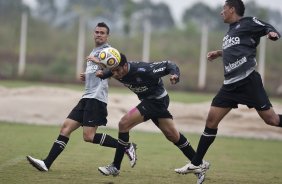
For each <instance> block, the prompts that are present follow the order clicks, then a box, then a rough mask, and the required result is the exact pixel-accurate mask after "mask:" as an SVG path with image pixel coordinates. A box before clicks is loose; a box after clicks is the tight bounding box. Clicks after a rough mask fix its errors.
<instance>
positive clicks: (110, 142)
mask: <svg viewBox="0 0 282 184" xmlns="http://www.w3.org/2000/svg"><path fill="white" fill-rule="evenodd" d="M92 142H93V143H94V144H100V145H101V146H106V147H110V148H117V145H118V141H117V140H116V139H115V138H113V137H111V136H110V135H107V134H104V133H102V134H101V133H96V134H95V136H94V139H93V141H92Z"/></svg>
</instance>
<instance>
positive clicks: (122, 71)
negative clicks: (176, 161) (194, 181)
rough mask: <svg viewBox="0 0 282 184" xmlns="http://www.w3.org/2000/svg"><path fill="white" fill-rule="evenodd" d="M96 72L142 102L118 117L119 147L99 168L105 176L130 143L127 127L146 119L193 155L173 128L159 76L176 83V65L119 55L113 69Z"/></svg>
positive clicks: (117, 166)
mask: <svg viewBox="0 0 282 184" xmlns="http://www.w3.org/2000/svg"><path fill="white" fill-rule="evenodd" d="M97 75H98V76H100V77H101V78H102V79H104V78H108V77H111V76H112V77H113V78H115V79H117V80H118V81H119V82H121V83H123V84H124V85H125V86H126V87H128V88H129V89H130V90H131V91H132V92H134V93H135V94H136V95H137V96H138V98H139V100H140V101H141V102H140V103H139V104H138V105H137V106H136V107H134V108H132V109H131V110H130V111H129V112H127V113H126V114H125V115H124V116H123V117H122V118H121V119H120V122H119V134H118V146H117V149H116V153H115V157H114V161H113V163H111V164H110V165H107V166H105V167H99V168H98V170H99V171H100V172H101V173H102V174H104V175H107V176H108V175H113V176H117V175H119V172H120V168H121V162H122V159H123V156H124V150H125V149H126V148H127V147H128V145H129V144H130V143H129V131H130V129H132V128H133V127H134V126H136V125H138V124H140V123H142V122H145V121H147V120H149V119H151V120H152V121H153V122H154V124H155V125H156V126H157V127H158V128H159V129H160V130H161V131H162V133H163V134H164V135H165V137H166V138H167V139H168V140H169V141H171V142H172V143H173V144H174V145H175V146H177V147H178V148H179V149H180V150H181V151H182V152H183V154H184V155H185V156H186V157H187V158H188V159H189V160H191V159H192V158H193V156H194V154H195V151H194V149H193V148H192V147H191V145H190V143H189V141H188V140H187V139H186V137H185V136H184V135H182V134H181V133H179V131H178V130H177V129H176V127H175V125H174V122H173V117H172V115H171V114H170V112H169V111H168V106H169V96H168V93H167V91H166V89H165V88H164V85H163V82H162V79H161V78H162V77H163V76H166V75H170V82H171V84H176V83H177V82H178V81H179V76H180V72H179V68H178V67H177V65H175V64H174V63H172V62H170V61H162V62H154V63H145V62H127V59H126V57H125V55H123V54H121V61H120V63H119V65H118V66H117V67H115V68H112V69H111V70H110V71H105V72H102V71H100V73H98V72H97ZM201 162H202V161H201ZM203 165H205V167H206V169H208V167H209V163H208V162H206V161H203ZM197 176H198V180H199V183H202V181H203V180H204V177H205V176H204V175H202V173H201V174H200V175H197Z"/></svg>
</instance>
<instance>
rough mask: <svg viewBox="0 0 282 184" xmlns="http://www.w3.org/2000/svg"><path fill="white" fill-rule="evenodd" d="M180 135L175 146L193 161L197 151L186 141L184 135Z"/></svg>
mask: <svg viewBox="0 0 282 184" xmlns="http://www.w3.org/2000/svg"><path fill="white" fill-rule="evenodd" d="M179 134H180V138H179V141H178V142H177V143H175V145H176V146H177V147H178V148H179V149H180V150H181V151H182V152H183V154H184V155H185V156H186V157H187V158H188V159H189V160H192V158H193V157H194V155H195V151H194V149H193V148H192V146H191V145H190V143H189V142H188V140H187V139H186V137H184V135H182V134H181V133H179Z"/></svg>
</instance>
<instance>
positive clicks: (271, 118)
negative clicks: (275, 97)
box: [257, 107, 280, 126]
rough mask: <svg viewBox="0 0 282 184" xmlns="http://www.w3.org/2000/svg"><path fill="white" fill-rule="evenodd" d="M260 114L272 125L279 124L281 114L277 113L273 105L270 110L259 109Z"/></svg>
mask: <svg viewBox="0 0 282 184" xmlns="http://www.w3.org/2000/svg"><path fill="white" fill-rule="evenodd" d="M257 112H258V114H259V116H260V117H261V118H262V119H263V120H264V122H265V123H267V124H269V125H272V126H278V125H279V121H280V118H279V115H277V114H276V113H275V112H274V110H273V108H272V107H271V108H270V109H268V110H264V111H258V110H257Z"/></svg>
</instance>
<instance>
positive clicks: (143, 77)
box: [104, 61, 180, 100]
mask: <svg viewBox="0 0 282 184" xmlns="http://www.w3.org/2000/svg"><path fill="white" fill-rule="evenodd" d="M128 70H129V71H128V73H127V74H126V75H125V76H124V77H123V78H122V79H119V82H121V83H123V84H124V86H126V87H128V88H129V89H130V90H131V91H133V92H134V93H135V94H136V95H137V96H138V98H139V99H140V100H142V99H159V98H162V97H164V96H166V95H167V91H166V90H165V88H164V85H163V81H162V79H161V77H163V76H166V75H168V74H171V75H174V74H175V75H177V76H178V77H180V71H179V68H178V66H177V65H176V64H174V63H172V62H170V61H161V62H152V63H146V62H128ZM104 74H105V75H104V76H105V77H110V76H112V73H111V72H110V71H108V72H105V73H104Z"/></svg>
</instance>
